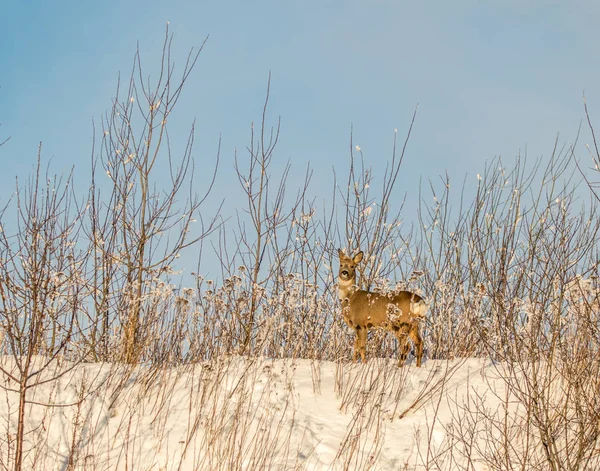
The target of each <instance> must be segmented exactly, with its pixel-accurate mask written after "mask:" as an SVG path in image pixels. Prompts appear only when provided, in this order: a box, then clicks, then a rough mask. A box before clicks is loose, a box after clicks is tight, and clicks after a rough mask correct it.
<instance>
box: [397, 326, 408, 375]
mask: <svg viewBox="0 0 600 471" xmlns="http://www.w3.org/2000/svg"><path fill="white" fill-rule="evenodd" d="M394 333H395V334H396V339H397V340H398V352H399V355H398V366H399V367H400V366H404V363H405V362H406V358H407V357H408V354H409V353H410V341H409V337H408V335H407V333H406V331H404V330H403V329H401V328H400V329H396V328H394Z"/></svg>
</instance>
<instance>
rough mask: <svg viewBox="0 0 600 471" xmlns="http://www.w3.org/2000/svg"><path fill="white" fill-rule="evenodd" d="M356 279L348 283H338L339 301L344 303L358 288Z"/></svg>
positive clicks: (340, 281)
mask: <svg viewBox="0 0 600 471" xmlns="http://www.w3.org/2000/svg"><path fill="white" fill-rule="evenodd" d="M355 283H356V278H353V279H351V280H347V281H345V280H344V281H342V280H339V281H338V289H339V294H338V296H339V299H340V301H343V300H344V299H346V298H349V297H350V296H351V295H352V294H353V293H354V292H355V291H356V290H357V289H358V288H357V287H356V284H355Z"/></svg>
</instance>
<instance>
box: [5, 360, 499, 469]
mask: <svg viewBox="0 0 600 471" xmlns="http://www.w3.org/2000/svg"><path fill="white" fill-rule="evenodd" d="M1 361H2V364H3V367H4V369H5V370H9V371H10V370H12V371H14V372H15V373H16V371H17V370H16V369H15V361H14V358H12V357H3V358H2V359H1ZM36 361H37V367H38V368H42V366H43V365H44V364H45V363H44V362H45V361H46V359H44V358H42V357H39V358H37V359H36ZM57 374H61V376H60V377H59V378H58V379H56V378H55V377H56V375H57ZM50 378H55V379H53V380H52V381H48V382H43V381H45V380H46V379H50ZM29 384H31V385H32V387H31V388H30V389H29V390H28V393H27V397H26V399H27V401H28V403H27V405H26V407H25V425H26V432H27V434H26V440H25V441H26V446H25V460H24V463H25V464H26V465H27V467H29V468H30V469H44V470H54V469H56V470H59V469H60V470H65V469H82V470H84V469H85V470H88V469H89V470H113V469H119V470H121V469H122V470H132V469H133V470H161V471H162V470H196V469H200V470H203V469H206V470H213V469H223V470H230V469H261V470H262V469H273V470H291V469H310V470H321V469H323V470H338V469H340V470H342V469H350V470H353V469H357V470H358V469H360V470H362V469H377V470H399V469H427V468H429V469H432V468H433V463H434V461H433V460H435V459H436V456H437V459H440V456H448V454H447V451H448V447H449V446H457V445H452V444H451V443H452V442H451V441H449V440H448V432H449V430H452V425H451V424H452V423H453V421H455V420H456V419H457V417H460V413H461V412H460V411H461V405H463V404H464V403H465V401H466V400H467V399H468V400H472V398H473V397H476V398H479V399H481V398H483V397H485V398H487V399H486V404H487V405H488V406H490V407H491V408H492V409H493V407H494V404H495V402H494V401H499V400H500V399H499V398H501V397H502V390H503V388H504V382H503V380H502V378H501V377H500V376H499V374H498V370H497V366H495V365H493V364H492V363H491V362H490V361H489V360H484V359H456V360H452V361H442V360H437V361H436V360H429V361H426V362H425V363H424V365H423V367H422V368H416V367H415V366H414V365H407V366H404V367H402V368H398V367H397V363H396V361H393V360H389V359H370V360H369V361H368V362H367V363H366V364H360V363H348V362H339V363H335V362H327V361H316V360H305V359H286V360H272V359H268V358H246V357H234V356H232V357H226V358H221V359H218V360H212V361H209V362H206V363H203V364H194V365H186V366H178V367H169V368H149V367H145V366H137V367H135V368H128V367H126V366H125V365H114V364H106V363H104V364H98V363H95V364H93V363H87V364H77V365H71V364H69V363H68V362H67V361H64V360H63V361H54V362H53V363H51V365H50V367H48V368H45V369H41V370H40V373H39V374H37V375H35V376H33V377H32V379H31V380H30V382H29ZM2 387H3V391H2V395H3V396H4V397H2V398H0V437H1V438H2V440H1V448H0V452H1V459H2V464H3V465H6V466H8V467H10V465H11V462H10V454H11V453H13V452H14V430H16V423H17V419H18V414H17V412H18V406H19V394H18V393H17V392H16V391H17V389H18V385H16V384H15V382H14V381H9V380H7V379H6V376H5V377H4V379H3V384H2ZM449 444H450V445H449ZM444 450H446V455H442V453H443V452H444ZM446 462H448V461H447V459H446ZM456 463H458V465H459V464H460V461H456ZM473 463H474V465H473ZM458 465H457V466H458ZM448 469H459V468H454V467H453V465H449V468H448ZM470 469H480V470H484V469H487V468H486V467H485V466H484V465H483V464H482V463H480V462H478V461H477V458H476V457H475V459H472V467H471V468H470Z"/></svg>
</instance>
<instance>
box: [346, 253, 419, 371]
mask: <svg viewBox="0 0 600 471" xmlns="http://www.w3.org/2000/svg"><path fill="white" fill-rule="evenodd" d="M338 255H339V257H340V271H339V276H338V283H339V298H340V303H341V304H342V315H343V316H344V320H345V321H346V324H348V326H349V327H350V328H351V329H353V330H354V331H355V332H356V339H355V341H354V356H353V359H354V360H355V361H356V355H357V353H360V356H361V359H362V361H363V362H365V361H366V344H367V331H368V330H369V329H374V328H382V329H385V330H389V331H390V332H392V333H393V334H394V335H395V336H396V338H397V339H398V348H399V349H400V356H399V362H398V366H402V365H403V364H404V362H405V361H406V357H407V356H408V353H409V352H410V342H409V339H410V340H412V342H413V343H414V345H415V353H416V357H417V366H419V367H420V366H421V360H422V358H423V339H422V338H421V334H420V332H419V324H420V321H421V320H422V319H423V318H424V316H425V314H426V313H427V304H426V303H425V301H424V300H423V298H421V296H419V295H418V294H415V293H411V292H410V291H400V292H399V293H396V294H395V295H383V294H380V293H371V292H369V291H365V290H362V289H358V287H357V286H356V266H357V265H358V264H359V263H360V261H361V260H362V258H363V253H362V252H358V253H357V254H356V255H355V256H354V257H348V256H347V255H346V254H345V253H344V252H343V251H342V250H339V251H338Z"/></svg>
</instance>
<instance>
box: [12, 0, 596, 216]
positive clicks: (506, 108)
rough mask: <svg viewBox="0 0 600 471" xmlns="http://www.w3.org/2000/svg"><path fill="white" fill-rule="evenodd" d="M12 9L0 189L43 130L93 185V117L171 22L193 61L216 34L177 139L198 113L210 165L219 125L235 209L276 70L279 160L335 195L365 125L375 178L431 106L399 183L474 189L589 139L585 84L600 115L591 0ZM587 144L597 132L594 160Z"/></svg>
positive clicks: (179, 48) (200, 140)
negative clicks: (485, 175)
mask: <svg viewBox="0 0 600 471" xmlns="http://www.w3.org/2000/svg"><path fill="white" fill-rule="evenodd" d="M2 18H3V20H4V21H3V25H2V28H1V29H0V44H2V46H1V47H0V71H2V73H1V74H0V123H2V126H0V141H1V140H2V138H4V137H8V136H10V137H11V140H10V141H9V142H8V143H7V144H6V145H5V146H4V147H2V148H0V159H1V162H2V172H1V173H0V184H1V185H2V187H3V188H5V190H4V192H3V193H2V194H0V202H1V201H5V200H6V198H7V197H8V195H9V193H10V191H11V189H12V185H13V184H14V177H15V175H20V176H21V177H24V176H26V175H27V174H28V173H29V171H30V170H31V168H32V166H33V164H34V162H35V159H36V154H37V146H38V143H39V142H40V141H42V142H43V157H44V159H46V160H50V159H51V161H52V163H51V169H52V171H54V172H58V173H60V172H63V171H65V170H68V169H70V168H71V166H72V165H75V166H76V178H77V180H79V181H82V182H85V181H86V178H87V171H88V169H89V160H90V152H91V142H92V126H91V122H92V118H95V119H96V120H99V119H100V116H101V114H102V113H103V112H105V111H106V110H107V109H108V108H109V107H110V104H111V97H112V96H113V95H114V90H115V85H116V80H117V74H118V73H119V71H121V72H122V73H123V74H125V75H127V74H128V72H129V70H130V68H131V63H132V58H133V54H134V52H135V48H136V42H137V41H139V43H140V48H141V52H142V59H143V60H144V62H145V63H146V64H147V65H148V68H149V69H150V68H151V66H152V64H153V63H156V61H158V59H159V53H160V47H161V43H162V40H163V36H164V28H165V24H166V22H167V21H169V22H170V30H171V32H172V33H173V34H174V45H173V47H174V52H175V55H176V57H178V58H180V59H179V60H180V61H181V58H183V57H184V56H185V54H187V52H188V50H189V48H190V47H193V46H195V47H198V46H200V45H201V44H202V42H203V40H204V38H205V37H206V36H209V39H208V41H207V43H206V46H205V49H204V51H203V52H202V54H201V56H200V59H199V62H198V65H197V68H196V70H195V72H194V73H193V75H192V76H191V78H190V80H189V82H188V84H187V89H186V90H185V91H184V95H183V98H182V101H181V103H180V105H179V107H178V109H177V113H178V115H177V119H178V121H177V123H181V125H178V127H177V128H175V129H174V128H171V137H172V139H176V138H177V136H178V135H180V136H181V139H185V134H186V133H187V129H188V126H189V124H190V123H191V121H192V120H193V119H196V130H197V135H196V145H195V152H194V156H195V159H196V163H197V165H210V164H211V163H212V162H213V160H214V155H215V149H216V147H217V142H218V138H219V135H221V136H222V162H221V167H220V171H219V175H218V188H217V191H216V193H215V196H216V197H222V196H227V197H228V198H229V203H228V204H230V205H232V206H233V207H235V205H236V204H237V200H236V196H235V194H232V191H231V188H232V185H235V184H236V179H235V175H234V173H233V149H234V148H235V147H237V148H238V149H243V148H244V147H245V146H246V145H247V144H248V137H249V124H250V122H251V121H252V120H258V119H259V117H260V112H261V108H262V104H263V101H264V92H265V89H266V82H267V77H268V74H269V71H271V73H272V84H271V101H270V115H271V117H272V118H273V122H274V120H275V119H276V117H277V116H278V115H280V116H281V120H282V128H281V140H280V144H279V147H278V148H277V151H276V157H275V158H276V160H277V163H278V164H279V163H283V162H286V161H287V160H290V161H291V162H292V165H293V168H294V169H295V170H296V171H297V172H292V180H291V181H290V186H291V187H295V186H296V184H298V185H299V184H300V179H301V176H302V175H303V170H304V168H305V167H306V165H307V163H309V162H310V164H311V165H312V167H313V168H314V169H315V177H314V180H313V192H314V193H315V194H317V195H319V196H322V197H327V196H328V195H329V194H330V188H331V183H332V173H331V169H332V168H333V167H335V168H336V169H337V170H338V173H340V174H344V172H345V170H346V167H347V162H348V156H349V152H348V144H349V136H350V128H351V126H353V129H354V141H355V143H356V144H358V145H360V147H361V148H362V150H363V152H364V156H365V159H366V161H367V163H368V164H370V165H372V166H373V167H374V169H375V174H376V175H377V172H378V171H381V170H382V169H383V168H384V166H385V163H386V161H387V159H388V158H390V155H391V147H392V139H393V132H394V129H395V128H397V129H398V132H399V136H404V134H405V132H406V130H407V129H408V125H409V123H410V119H411V116H412V113H413V111H414V108H415V106H416V105H417V104H419V110H418V115H417V121H416V124H415V128H414V134H413V137H412V139H411V141H410V144H409V147H408V153H407V155H406V161H405V164H404V170H403V174H402V176H401V180H400V181H399V185H400V187H401V188H402V191H404V190H406V191H407V192H408V193H409V194H415V193H416V192H417V189H418V184H419V181H425V182H426V181H427V180H430V179H431V180H433V181H438V176H439V175H440V174H443V173H444V172H446V171H448V172H449V173H450V176H451V177H452V178H453V180H454V181H457V183H458V184H460V183H462V180H463V178H465V175H466V176H467V181H469V178H471V180H472V181H473V184H474V185H475V184H476V175H477V173H480V172H482V171H483V168H484V165H485V162H486V161H487V160H489V159H491V158H493V157H494V156H497V155H502V156H503V158H504V159H505V160H506V161H507V162H511V161H512V160H513V159H514V157H515V156H516V155H517V154H518V153H519V152H521V153H523V152H524V151H525V149H527V154H528V155H529V156H530V158H536V157H543V156H546V157H548V156H549V155H550V153H551V151H552V147H553V143H554V140H555V138H556V135H557V134H559V135H560V137H559V140H560V142H561V143H567V144H568V143H570V142H572V141H573V140H574V139H575V136H576V133H577V129H578V127H579V125H580V123H581V122H582V119H583V118H584V113H583V103H582V93H583V92H584V91H585V94H586V97H587V100H588V105H589V106H590V111H591V113H592V117H594V116H598V122H599V123H600V56H599V55H598V53H597V50H596V48H597V25H598V24H600V21H599V20H600V4H598V3H597V2H592V1H581V0H575V1H571V2H558V1H533V0H531V1H525V0H523V1H512V0H508V1H502V2H500V1H498V2H493V1H461V0H458V1H454V2H446V1H432V2H407V1H406V2H405V1H398V0H390V1H384V0H369V1H365V0H362V1H360V0H344V1H328V0H319V1H314V0H305V1H282V0H279V1H256V2H247V1H223V0H221V1H201V0H200V1H199V0H194V1H179V0H176V1H171V2H163V1H161V2H159V1H154V0H145V1H143V2H141V1H127V2H121V1H119V2H117V1H113V0H108V1H104V2H82V1H59V0H57V1H54V2H48V1H35V0H32V1H27V2H24V1H16V0H7V1H5V2H4V4H3V9H2ZM589 141H590V138H589V133H588V132H587V130H586V129H584V132H583V133H582V138H581V143H580V144H581V145H580V147H579V149H580V150H581V151H580V152H579V155H580V156H581V157H583V158H585V153H584V151H583V147H582V146H583V144H585V143H587V142H589ZM296 175H297V177H296ZM296 178H297V180H296ZM375 183H377V182H375ZM321 189H322V191H321Z"/></svg>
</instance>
